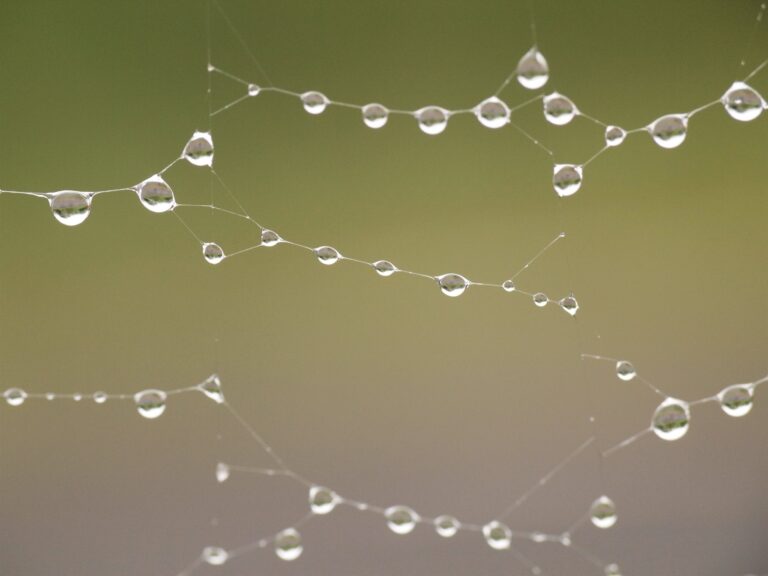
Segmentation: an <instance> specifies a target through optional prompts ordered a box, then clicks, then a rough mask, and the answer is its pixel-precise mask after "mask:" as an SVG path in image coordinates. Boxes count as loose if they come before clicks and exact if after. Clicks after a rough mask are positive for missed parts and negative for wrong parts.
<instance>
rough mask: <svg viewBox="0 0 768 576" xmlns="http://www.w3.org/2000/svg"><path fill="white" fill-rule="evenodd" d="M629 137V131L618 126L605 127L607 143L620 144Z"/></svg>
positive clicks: (610, 144)
mask: <svg viewBox="0 0 768 576" xmlns="http://www.w3.org/2000/svg"><path fill="white" fill-rule="evenodd" d="M626 137H627V131H626V130H624V128H619V127H618V126H607V127H606V128H605V145H606V146H619V145H620V144H622V143H623V142H624V140H625V139H626Z"/></svg>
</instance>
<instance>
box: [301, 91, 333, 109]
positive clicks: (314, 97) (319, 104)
mask: <svg viewBox="0 0 768 576" xmlns="http://www.w3.org/2000/svg"><path fill="white" fill-rule="evenodd" d="M301 103H302V104H304V110H306V111H307V112H309V113H310V114H322V113H323V112H325V109H326V108H327V107H328V104H330V101H329V100H328V98H326V97H325V94H321V93H320V92H304V94H302V95H301Z"/></svg>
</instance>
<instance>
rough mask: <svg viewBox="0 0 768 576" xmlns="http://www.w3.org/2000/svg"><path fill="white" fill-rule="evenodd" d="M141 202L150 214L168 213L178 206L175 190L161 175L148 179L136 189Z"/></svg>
mask: <svg viewBox="0 0 768 576" xmlns="http://www.w3.org/2000/svg"><path fill="white" fill-rule="evenodd" d="M136 193H137V194H138V195H139V200H141V203H142V204H143V205H144V208H146V209H147V210H149V211H150V212H157V213H160V212H167V211H168V210H172V209H173V208H174V206H176V199H175V198H174V196H173V190H171V187H170V186H169V185H168V183H167V182H166V181H165V180H163V177H162V176H160V175H159V174H155V175H154V176H152V177H151V178H148V179H147V180H145V181H144V182H142V183H141V184H139V185H138V186H137V188H136Z"/></svg>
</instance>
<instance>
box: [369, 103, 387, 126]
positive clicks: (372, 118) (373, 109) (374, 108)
mask: <svg viewBox="0 0 768 576" xmlns="http://www.w3.org/2000/svg"><path fill="white" fill-rule="evenodd" d="M388 119H389V110H387V109H386V108H385V107H384V106H382V105H381V104H366V105H365V106H363V122H365V125H366V126H368V128H381V127H382V126H384V124H386V123H387V120H388Z"/></svg>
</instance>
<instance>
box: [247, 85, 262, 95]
mask: <svg viewBox="0 0 768 576" xmlns="http://www.w3.org/2000/svg"><path fill="white" fill-rule="evenodd" d="M260 92H261V86H259V85H258V84H248V96H258V95H259V93H260Z"/></svg>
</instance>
